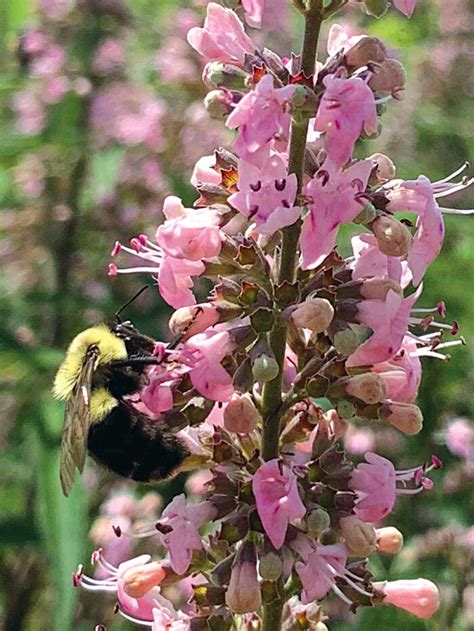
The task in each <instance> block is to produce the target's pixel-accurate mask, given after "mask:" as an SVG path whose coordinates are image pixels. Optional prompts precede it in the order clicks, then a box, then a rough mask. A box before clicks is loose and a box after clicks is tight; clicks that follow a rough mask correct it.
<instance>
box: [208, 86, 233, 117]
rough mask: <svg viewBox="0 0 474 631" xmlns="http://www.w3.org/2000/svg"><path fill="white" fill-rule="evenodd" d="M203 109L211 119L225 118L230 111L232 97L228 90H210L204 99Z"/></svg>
mask: <svg viewBox="0 0 474 631" xmlns="http://www.w3.org/2000/svg"><path fill="white" fill-rule="evenodd" d="M204 107H205V108H206V111H207V113H208V114H209V115H210V116H212V118H226V116H228V115H229V114H230V113H231V111H232V95H231V94H230V92H229V91H228V90H211V92H209V93H208V94H206V96H205V98H204Z"/></svg>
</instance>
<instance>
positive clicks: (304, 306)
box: [290, 298, 334, 333]
mask: <svg viewBox="0 0 474 631" xmlns="http://www.w3.org/2000/svg"><path fill="white" fill-rule="evenodd" d="M290 317H291V319H292V320H293V322H294V324H295V325H296V326H298V327H301V328H303V329H309V330H310V331H313V333H322V332H323V331H325V330H326V329H327V328H328V326H329V325H330V324H331V322H332V319H333V318H334V307H333V306H332V304H331V303H330V302H329V300H326V298H312V299H309V300H306V301H305V302H302V303H301V304H300V305H298V306H297V307H296V309H295V310H294V311H293V312H292V313H291V316H290Z"/></svg>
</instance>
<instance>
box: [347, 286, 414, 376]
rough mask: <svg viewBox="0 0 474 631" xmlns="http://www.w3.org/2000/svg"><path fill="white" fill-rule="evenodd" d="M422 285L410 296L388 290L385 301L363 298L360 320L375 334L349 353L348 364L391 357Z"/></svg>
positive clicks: (405, 328)
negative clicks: (405, 296)
mask: <svg viewBox="0 0 474 631" xmlns="http://www.w3.org/2000/svg"><path fill="white" fill-rule="evenodd" d="M422 289H423V286H422V285H420V287H419V288H418V290H417V291H416V292H415V293H413V294H412V295H411V296H409V297H408V298H402V297H401V296H400V295H399V294H397V293H396V292H395V291H393V290H389V291H388V293H387V297H386V298H385V300H364V301H362V302H361V303H360V304H359V305H358V310H359V311H358V320H359V322H360V323H361V324H364V325H366V326H369V327H370V328H371V329H372V330H373V334H372V335H371V337H369V339H368V340H367V341H366V342H364V343H363V344H362V345H361V346H359V348H358V349H357V350H356V351H355V352H354V353H352V355H350V357H349V358H348V360H347V362H346V366H348V367H353V366H366V365H369V364H376V363H379V362H382V361H386V360H388V359H391V358H392V357H393V356H394V355H396V353H398V351H399V350H400V347H401V345H402V342H403V338H404V336H405V334H406V332H407V330H408V323H409V318H410V311H411V309H412V307H413V305H414V304H415V302H416V301H417V299H418V297H419V296H420V294H421V292H422Z"/></svg>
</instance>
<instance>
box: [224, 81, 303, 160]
mask: <svg viewBox="0 0 474 631" xmlns="http://www.w3.org/2000/svg"><path fill="white" fill-rule="evenodd" d="M295 89H296V86H294V85H287V86H285V87H283V88H275V87H274V82H273V77H272V75H270V74H267V75H265V76H264V77H262V79H260V81H259V82H258V84H257V86H256V87H255V88H254V89H253V90H252V91H251V92H249V93H248V94H246V95H245V96H244V97H243V98H242V100H241V101H239V103H238V104H237V105H236V106H235V109H234V111H233V112H232V113H231V114H230V116H229V117H228V119H227V122H226V125H227V127H229V129H236V128H238V129H239V135H238V136H237V139H236V141H235V143H234V149H235V151H236V152H237V153H238V155H239V156H240V157H241V158H242V159H243V160H246V161H247V162H250V163H251V164H253V165H255V166H257V167H258V166H262V165H263V164H264V163H265V162H266V161H267V160H268V157H269V155H270V148H271V143H272V140H273V139H274V138H277V139H278V140H283V141H287V140H288V138H289V134H290V122H291V117H290V114H289V100H290V99H291V97H292V96H293V93H294V91H295Z"/></svg>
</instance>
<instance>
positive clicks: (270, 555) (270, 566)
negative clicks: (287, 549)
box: [258, 552, 283, 581]
mask: <svg viewBox="0 0 474 631" xmlns="http://www.w3.org/2000/svg"><path fill="white" fill-rule="evenodd" d="M258 572H259V574H260V576H261V577H262V578H263V580H264V581H277V580H278V579H279V578H280V576H281V575H282V573H283V561H282V560H281V558H280V556H279V555H278V554H277V553H276V552H267V554H265V555H264V556H262V557H260V563H259V566H258Z"/></svg>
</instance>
